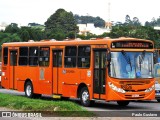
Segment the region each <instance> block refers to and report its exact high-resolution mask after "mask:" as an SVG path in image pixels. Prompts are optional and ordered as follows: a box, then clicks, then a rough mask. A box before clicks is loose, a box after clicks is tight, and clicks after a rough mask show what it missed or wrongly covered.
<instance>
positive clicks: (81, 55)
mask: <svg viewBox="0 0 160 120" xmlns="http://www.w3.org/2000/svg"><path fill="white" fill-rule="evenodd" d="M90 54H91V48H90V46H79V47H78V67H80V68H89V67H90Z"/></svg>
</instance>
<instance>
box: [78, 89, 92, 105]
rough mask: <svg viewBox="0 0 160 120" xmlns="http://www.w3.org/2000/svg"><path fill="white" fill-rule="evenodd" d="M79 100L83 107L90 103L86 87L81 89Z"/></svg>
mask: <svg viewBox="0 0 160 120" xmlns="http://www.w3.org/2000/svg"><path fill="white" fill-rule="evenodd" d="M80 101H81V104H82V105H83V106H85V107H89V106H90V105H91V101H90V95H89V91H88V88H87V87H83V88H82V89H81V92H80Z"/></svg>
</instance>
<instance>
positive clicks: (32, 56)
mask: <svg viewBox="0 0 160 120" xmlns="http://www.w3.org/2000/svg"><path fill="white" fill-rule="evenodd" d="M38 52H39V49H38V47H30V48H29V65H30V66H37V65H38Z"/></svg>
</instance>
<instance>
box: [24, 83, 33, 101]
mask: <svg viewBox="0 0 160 120" xmlns="http://www.w3.org/2000/svg"><path fill="white" fill-rule="evenodd" d="M25 96H26V97H28V98H33V97H34V94H33V85H32V83H31V82H27V83H26V85H25Z"/></svg>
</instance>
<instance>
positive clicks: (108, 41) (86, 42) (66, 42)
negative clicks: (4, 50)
mask: <svg viewBox="0 0 160 120" xmlns="http://www.w3.org/2000/svg"><path fill="white" fill-rule="evenodd" d="M129 40H132V41H138V40H141V41H146V42H151V43H152V44H153V41H151V40H145V39H139V38H126V37H120V38H115V39H111V38H102V39H95V40H79V39H74V40H64V41H56V40H41V41H33V40H31V41H29V42H10V43H3V44H2V47H9V46H11V47H19V46H52V45H96V44H108V45H109V46H110V44H111V43H112V42H113V41H129Z"/></svg>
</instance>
